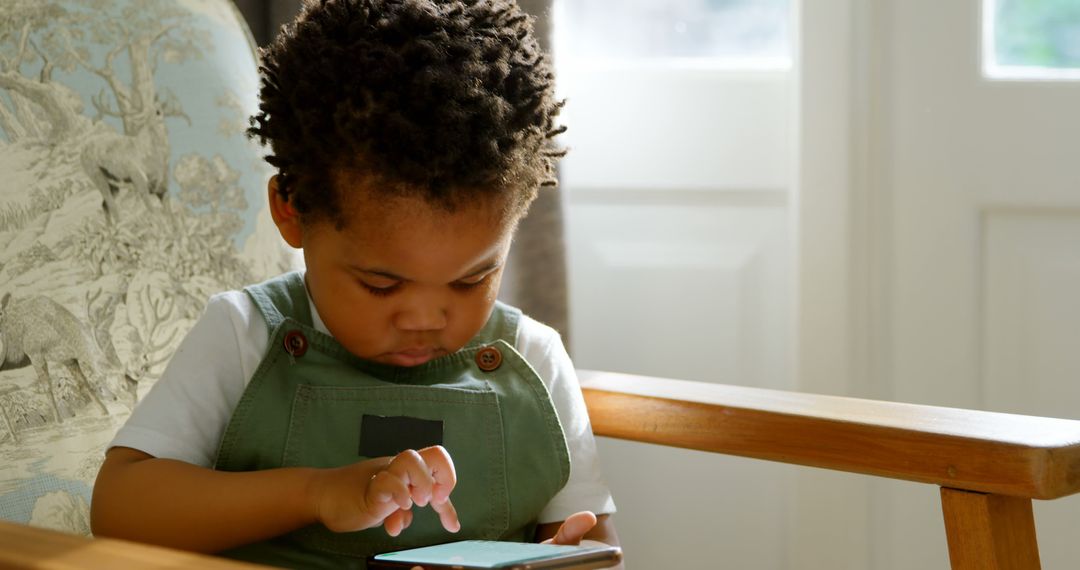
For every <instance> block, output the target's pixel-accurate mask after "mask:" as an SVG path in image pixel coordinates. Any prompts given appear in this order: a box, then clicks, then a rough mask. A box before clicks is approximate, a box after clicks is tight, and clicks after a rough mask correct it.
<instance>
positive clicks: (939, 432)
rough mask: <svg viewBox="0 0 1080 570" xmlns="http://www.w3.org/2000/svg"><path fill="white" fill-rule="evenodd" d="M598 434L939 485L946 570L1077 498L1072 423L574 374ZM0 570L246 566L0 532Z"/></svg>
mask: <svg viewBox="0 0 1080 570" xmlns="http://www.w3.org/2000/svg"><path fill="white" fill-rule="evenodd" d="M580 376H581V385H582V389H583V392H584V395H585V402H586V404H587V405H588V408H589V416H590V419H591V420H592V424H593V431H594V432H595V433H596V435H599V436H608V437H614V438H619V439H627V440H632V441H640V442H646V443H654V444H659V445H667V446H673V447H681V448H687V449H697V450H702V451H711V452H716V453H724V454H728V455H739V456H743V457H753V458H757V459H767V460H770V461H779V462H783V463H793V464H797V465H807V466H812V467H821V468H825V469H833V470H837V471H849V472H853V473H863V474H866V475H875V476H878V477H888V478H892V479H904V480H908V481H917V482H920V483H927V484H932V485H938V486H939V487H940V488H941V506H942V512H943V515H944V519H945V531H946V536H947V540H948V544H949V558H950V560H951V563H952V567H953V568H954V569H957V570H1033V569H1037V568H1040V563H1039V548H1038V543H1037V541H1036V537H1035V521H1034V517H1033V516H1032V510H1031V500H1032V499H1057V498H1060V497H1064V496H1067V495H1071V494H1074V493H1076V492H1077V491H1080V421H1073V420H1061V419H1053V418H1040V417H1031V416H1019V415H1012V414H999V413H993V412H980V411H973V410H960V409H953V408H940V407H933V406H918V405H912V404H899V403H892V402H880V401H873V400H861V399H856V398H842V397H835V396H818V395H812V394H801V393H796V392H782V391H776V390H763V389H758V388H745V387H738V386H725V385H721V384H707V383H701V382H688V381H682V380H669V379H663V378H653V377H646V376H634V375H629V374H615V373H608V372H593V371H581V372H580ZM0 567H4V568H56V569H59V568H103V567H139V568H170V567H171V568H177V567H200V568H221V569H225V568H252V567H253V566H250V565H246V564H239V563H235V562H231V561H228V560H223V559H215V558H209V557H204V556H200V555H196V554H190V553H185V552H177V551H172V550H168V549H163V548H157V547H152V546H146V545H138V544H133V543H126V542H123V541H117V540H108V539H99V540H91V539H85V538H82V537H76V536H71V535H65V534H60V533H55V532H51V531H45V530H41V529H34V528H30V527H27V526H22V525H16V524H11V523H0Z"/></svg>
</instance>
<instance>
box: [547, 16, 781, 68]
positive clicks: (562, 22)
mask: <svg viewBox="0 0 1080 570" xmlns="http://www.w3.org/2000/svg"><path fill="white" fill-rule="evenodd" d="M789 4H790V0H558V1H556V3H555V17H554V20H555V30H556V49H557V50H559V57H560V58H562V59H571V60H575V61H607V62H627V61H637V62H642V61H656V60H662V61H666V62H669V63H670V60H679V62H680V63H694V62H698V63H706V64H708V65H710V66H719V67H731V68H750V69H777V68H780V69H787V68H789V67H790V66H791V46H790V39H789V33H788V30H789V28H790V25H789V12H790V10H789Z"/></svg>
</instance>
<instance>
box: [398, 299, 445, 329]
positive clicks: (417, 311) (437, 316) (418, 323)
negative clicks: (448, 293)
mask: <svg viewBox="0 0 1080 570" xmlns="http://www.w3.org/2000/svg"><path fill="white" fill-rule="evenodd" d="M394 326H395V327H397V328H398V330H402V331H409V332H421V331H436V330H442V329H444V328H446V309H445V308H444V307H443V305H442V304H441V303H434V302H430V301H428V302H424V301H423V300H420V301H416V302H412V303H409V304H407V305H406V306H404V307H402V308H401V309H400V310H399V311H398V312H397V313H396V314H395V315H394Z"/></svg>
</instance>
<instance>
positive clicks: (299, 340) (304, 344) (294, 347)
mask: <svg viewBox="0 0 1080 570" xmlns="http://www.w3.org/2000/svg"><path fill="white" fill-rule="evenodd" d="M284 345H285V352H288V353H289V354H291V355H293V356H294V357H297V358H299V357H301V356H303V355H304V353H305V352H307V349H308V340H307V337H306V336H304V333H302V332H300V331H289V332H287V333H285V342H284Z"/></svg>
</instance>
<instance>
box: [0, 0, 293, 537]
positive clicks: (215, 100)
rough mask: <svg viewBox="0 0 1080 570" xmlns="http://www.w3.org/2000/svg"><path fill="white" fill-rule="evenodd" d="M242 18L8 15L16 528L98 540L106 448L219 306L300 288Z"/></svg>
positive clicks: (197, 2) (141, 2) (0, 450)
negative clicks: (255, 133) (241, 290)
mask: <svg viewBox="0 0 1080 570" xmlns="http://www.w3.org/2000/svg"><path fill="white" fill-rule="evenodd" d="M257 88H258V74H257V67H256V62H255V55H254V50H253V46H252V43H251V40H250V36H249V34H248V32H247V29H246V28H245V27H244V25H243V24H242V23H241V21H240V19H239V16H238V14H237V13H236V10H235V8H234V7H233V5H232V4H231V2H229V1H228V0H0V518H2V519H7V520H13V521H16V522H21V523H28V524H32V525H35V526H43V527H49V528H55V529H59V530H65V531H69V532H75V533H82V534H89V532H90V528H89V502H90V495H91V487H92V484H93V480H94V477H95V476H96V474H97V469H98V467H99V465H100V464H101V461H102V459H103V453H104V446H105V445H106V444H107V443H108V441H109V440H110V439H111V438H112V436H113V434H114V432H115V431H116V429H117V428H118V427H119V426H120V425H121V424H122V423H123V422H124V420H125V419H126V418H127V416H128V415H129V414H130V412H131V409H132V407H133V406H134V404H135V402H136V401H138V399H139V398H140V397H141V396H142V395H144V394H145V393H146V391H147V390H148V389H149V388H150V386H152V385H153V383H154V381H155V380H156V378H157V377H158V376H159V375H160V374H161V371H162V370H163V368H164V366H165V363H166V361H167V360H168V359H169V357H170V355H171V354H172V351H173V350H174V349H175V347H176V345H177V344H178V343H179V341H180V339H181V338H183V336H184V335H185V334H186V332H187V330H188V329H189V328H190V327H191V325H192V324H193V323H194V320H195V319H196V318H197V317H198V315H199V314H200V313H201V312H202V309H203V306H204V305H205V303H206V300H207V298H208V297H209V296H210V295H211V294H213V293H216V292H219V291H223V290H226V289H235V288H238V287H241V286H243V285H245V284H248V283H252V282H257V281H261V280H262V279H264V278H266V277H269V276H271V275H275V274H278V273H281V272H283V271H287V270H289V269H291V268H292V267H293V261H292V260H293V258H292V257H291V256H290V255H289V254H288V253H287V252H286V251H285V250H284V249H283V247H282V246H281V245H280V239H279V238H278V237H277V235H276V231H275V230H274V228H273V224H272V222H271V220H270V217H269V214H268V213H267V212H266V211H265V201H266V200H265V188H266V186H265V185H266V180H267V178H268V176H269V174H270V171H269V167H268V166H266V165H265V163H264V162H263V160H262V155H263V154H265V151H264V149H262V148H260V147H259V146H258V145H256V144H255V143H253V142H251V141H249V140H248V139H247V138H246V137H245V136H244V129H245V128H246V126H247V117H248V116H249V115H251V114H252V113H253V112H254V111H255V109H256V105H257V102H256V93H257Z"/></svg>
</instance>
